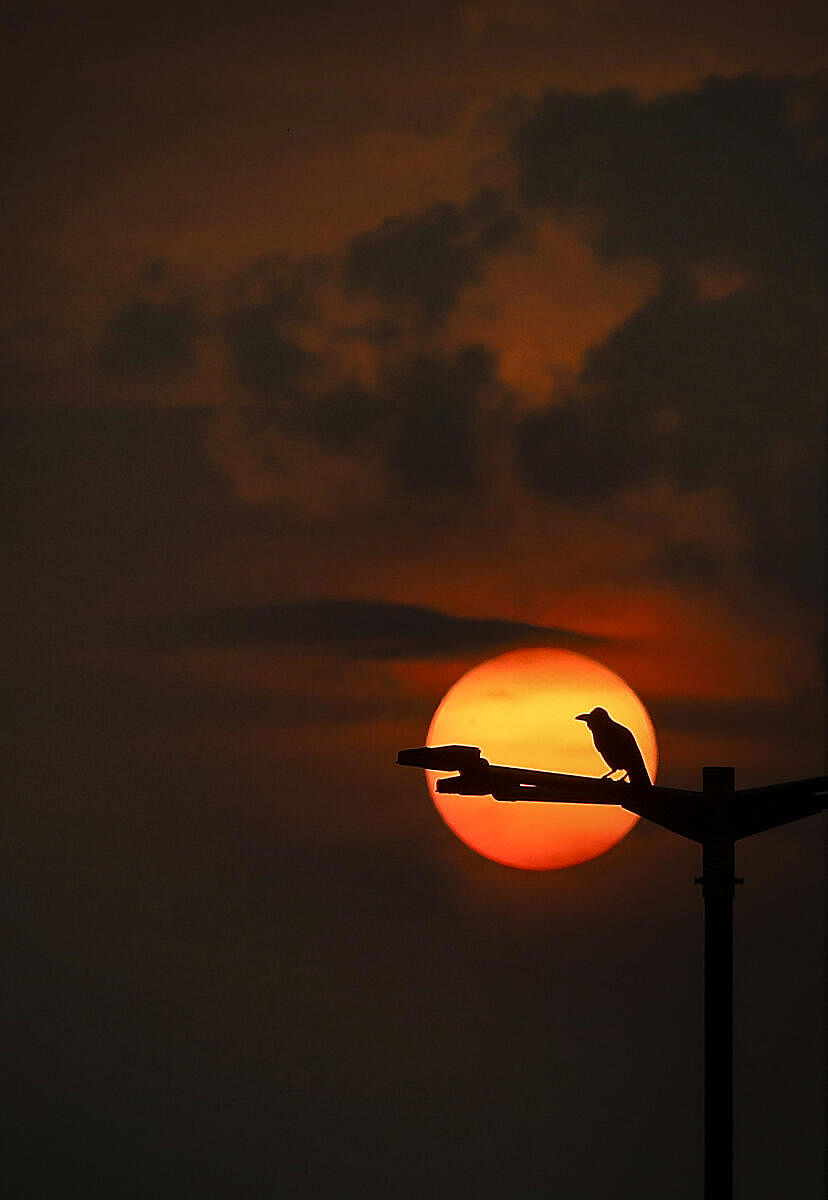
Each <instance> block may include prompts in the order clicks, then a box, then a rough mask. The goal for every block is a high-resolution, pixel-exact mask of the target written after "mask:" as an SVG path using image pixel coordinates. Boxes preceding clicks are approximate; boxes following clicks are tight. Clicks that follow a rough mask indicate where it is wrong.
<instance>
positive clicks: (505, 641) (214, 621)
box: [140, 600, 606, 659]
mask: <svg viewBox="0 0 828 1200" xmlns="http://www.w3.org/2000/svg"><path fill="white" fill-rule="evenodd" d="M140 640H142V642H143V643H144V644H149V645H152V646H155V647H157V648H172V647H176V646H181V645H209V646H259V645H261V646H264V645H267V646H288V647H291V648H294V649H297V648H298V649H302V650H320V651H332V652H335V653H339V654H345V655H348V656H351V657H354V658H366V659H394V658H408V659H428V658H439V657H441V656H443V655H465V654H477V653H485V652H487V651H494V650H497V649H505V648H507V647H510V646H520V645H526V644H533V645H538V644H542V645H558V646H560V645H580V646H587V645H597V644H601V643H603V644H606V639H605V638H601V637H599V636H597V635H593V634H588V633H582V632H579V631H578V630H573V629H562V628H556V627H554V626H545V625H529V624H525V623H523V622H521V621H509V620H503V619H501V618H496V617H491V618H480V617H457V616H453V615H451V614H449V613H444V612H439V611H437V610H435V609H430V608H423V607H421V606H418V605H413V604H389V603H384V602H382V601H379V600H374V601H372V600H316V601H307V602H304V603H287V604H281V603H280V604H266V605H258V606H253V607H248V608H225V609H215V610H212V611H209V612H201V613H192V614H188V615H185V616H181V617H171V618H162V619H160V620H158V621H154V622H152V623H150V624H149V625H147V626H145V627H144V630H143V633H142V637H141V639H140Z"/></svg>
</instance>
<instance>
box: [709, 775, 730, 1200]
mask: <svg viewBox="0 0 828 1200" xmlns="http://www.w3.org/2000/svg"><path fill="white" fill-rule="evenodd" d="M703 779H704V784H703V790H704V795H705V797H706V799H707V803H708V805H709V809H708V813H709V824H708V829H709V831H710V832H709V835H708V836H707V837H706V838H705V840H704V842H703V843H702V879H701V882H702V894H703V896H704V1200H732V1197H733V894H734V884H735V882H736V880H735V877H734V873H733V869H734V855H733V838H732V836H730V830H729V828H728V817H727V807H728V806H727V797H728V796H730V795H732V794H733V790H734V772H733V768H732V767H705V768H704V772H703Z"/></svg>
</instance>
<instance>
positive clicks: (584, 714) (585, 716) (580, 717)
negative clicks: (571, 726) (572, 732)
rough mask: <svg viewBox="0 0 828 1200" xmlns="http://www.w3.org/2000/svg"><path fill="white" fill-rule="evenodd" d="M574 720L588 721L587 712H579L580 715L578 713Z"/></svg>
mask: <svg viewBox="0 0 828 1200" xmlns="http://www.w3.org/2000/svg"><path fill="white" fill-rule="evenodd" d="M575 720H576V721H588V720H589V713H581V715H580V716H578V717H576V718H575Z"/></svg>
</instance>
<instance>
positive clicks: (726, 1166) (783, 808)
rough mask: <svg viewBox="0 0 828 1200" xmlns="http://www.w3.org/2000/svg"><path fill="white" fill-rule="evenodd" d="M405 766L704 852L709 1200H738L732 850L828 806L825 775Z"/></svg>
mask: <svg viewBox="0 0 828 1200" xmlns="http://www.w3.org/2000/svg"><path fill="white" fill-rule="evenodd" d="M397 762H398V763H399V764H400V765H401V766H406V767H425V768H428V769H430V770H434V771H456V772H458V774H456V775H452V776H451V777H450V778H448V779H440V780H438V782H437V790H438V792H445V793H449V794H454V795H463V796H481V797H484V796H487V795H488V796H492V797H494V799H495V800H497V801H518V802H521V801H524V802H525V801H530V802H536V803H537V802H544V803H553V804H554V803H558V804H612V805H614V806H618V807H621V808H625V809H627V810H628V811H629V812H634V813H636V814H637V815H638V816H639V817H646V818H647V819H648V820H650V821H653V822H655V824H657V825H660V826H661V827H662V828H663V829H669V830H671V832H673V833H677V834H679V836H680V837H685V838H689V839H690V840H691V841H694V842H698V843H699V844H700V845H701V848H702V874H701V876H699V877H697V879H696V882H697V883H700V884H701V885H702V896H703V897H704V1200H732V1197H733V897H734V893H735V885H736V884H737V883H741V882H742V880H741V879H737V878H736V877H735V875H734V862H735V854H734V847H735V843H736V842H737V841H738V840H739V839H740V838H743V837H749V836H750V835H751V834H754V833H762V832H764V831H765V830H768V829H775V828H777V827H778V826H779V825H785V824H788V823H789V822H790V821H798V820H800V819H801V818H802V817H809V816H813V815H814V814H816V813H818V812H820V811H822V810H823V809H824V808H825V807H826V796H827V795H828V776H824V775H822V776H818V777H816V778H814V779H798V780H795V781H793V782H791V783H778V784H772V785H771V786H770V787H760V788H748V789H746V790H744V791H739V792H737V791H736V790H735V786H734V770H733V767H705V768H704V769H703V772H702V791H701V792H693V791H686V790H683V789H680V788H663V787H655V786H652V787H642V786H640V785H633V784H629V783H628V784H624V783H614V782H611V781H610V780H608V779H594V778H591V777H589V776H585V775H565V774H558V773H555V772H552V771H532V770H524V769H522V768H519V767H500V766H493V765H492V764H491V763H489V762H488V761H487V760H486V759H485V758H483V757H482V755H481V753H480V750H479V749H478V747H477V746H420V747H418V748H416V749H413V750H401V751H400V752H399V754H398V755H397Z"/></svg>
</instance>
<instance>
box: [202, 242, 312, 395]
mask: <svg viewBox="0 0 828 1200" xmlns="http://www.w3.org/2000/svg"><path fill="white" fill-rule="evenodd" d="M318 283H319V275H318V272H317V271H315V270H314V264H312V263H311V264H306V263H302V262H298V263H289V262H287V261H285V260H282V259H277V260H275V261H270V260H264V261H263V262H262V263H260V264H257V265H256V267H254V269H253V270H252V271H251V272H250V273H249V278H246V279H245V280H243V281H242V285H241V286H242V290H243V291H244V292H245V293H246V294H245V296H244V299H243V300H242V301H241V303H237V304H235V305H234V306H233V307H231V308H230V309H229V311H228V312H226V313H225V315H224V316H223V318H222V321H221V325H222V329H223V332H224V337H225V341H226V344H227V348H228V350H229V352H230V358H231V361H232V363H233V367H234V369H235V372H236V376H237V378H238V379H239V382H240V383H242V384H243V385H244V386H245V387H246V388H249V389H250V390H251V391H252V392H254V393H256V394H257V395H258V397H259V399H260V400H261V401H266V402H267V403H268V404H270V405H275V406H276V407H277V408H279V409H281V410H282V415H283V417H288V416H289V414H291V413H292V412H293V410H295V409H297V408H299V409H301V407H302V404H303V402H304V389H306V388H307V386H308V385H309V383H310V382H311V381H312V379H313V376H314V373H315V371H316V370H317V369H318V368H319V366H320V359H319V357H318V355H316V354H314V353H313V352H312V351H310V350H308V349H306V348H305V347H304V346H303V345H302V342H301V331H302V329H303V327H304V326H305V325H306V324H307V323H308V322H309V321H311V320H312V319H313V318H314V317H315V316H316V315H317V310H316V303H315V288H316V287H317V286H318Z"/></svg>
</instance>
